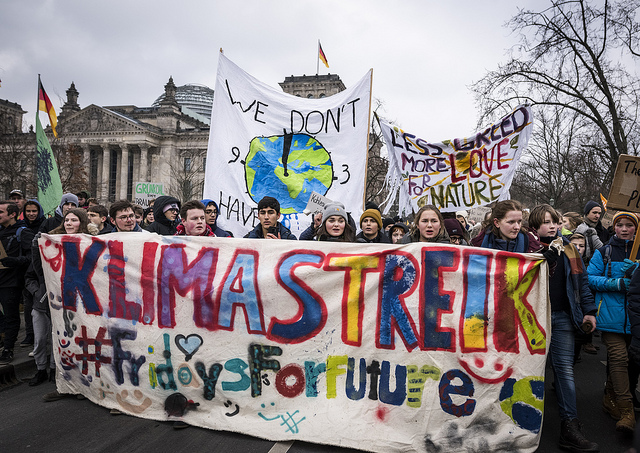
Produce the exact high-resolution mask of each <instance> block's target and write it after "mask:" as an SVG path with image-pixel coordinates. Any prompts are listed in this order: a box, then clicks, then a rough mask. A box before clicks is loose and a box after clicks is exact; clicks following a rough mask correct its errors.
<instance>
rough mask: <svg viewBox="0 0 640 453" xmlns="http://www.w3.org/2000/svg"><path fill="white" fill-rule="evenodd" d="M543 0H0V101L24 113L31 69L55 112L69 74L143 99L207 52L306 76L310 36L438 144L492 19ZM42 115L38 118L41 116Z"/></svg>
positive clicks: (202, 70)
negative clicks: (370, 75) (18, 106)
mask: <svg viewBox="0 0 640 453" xmlns="http://www.w3.org/2000/svg"><path fill="white" fill-rule="evenodd" d="M547 4H548V2H547V1H545V0H521V1H519V2H514V1H509V0H492V1H490V2H489V1H485V2H479V1H477V0H458V1H455V2H443V1H431V0H416V1H394V2H390V1H381V0H323V1H304V0H291V1H285V0H281V1H276V0H250V1H247V0H242V1H225V2H222V1H198V2H196V1H182V2H175V1H166V0H126V1H125V0H111V1H109V2H94V1H86V0H82V1H81V0H67V1H63V0H29V1H25V0H2V8H1V9H0V11H1V12H0V80H2V86H1V87H0V99H8V100H10V101H12V102H17V103H18V104H21V105H22V108H23V109H24V110H27V111H28V112H29V113H28V114H27V115H25V117H24V120H25V123H26V124H27V125H29V124H33V122H34V120H35V110H36V105H37V77H38V73H40V74H41V76H42V81H43V84H44V87H45V89H46V90H47V93H48V94H49V97H50V98H51V101H52V102H53V105H54V107H55V109H56V112H58V113H59V112H60V107H61V106H62V104H63V103H64V100H65V99H66V93H65V92H66V90H67V89H68V88H69V85H70V84H71V82H72V81H73V82H75V85H76V88H77V90H78V91H79V92H80V96H79V99H78V102H79V104H80V106H81V107H83V108H84V107H86V106H88V105H91V104H97V105H101V106H108V105H125V104H126V105H136V106H139V107H147V106H150V105H151V104H152V103H153V101H154V100H155V99H156V98H157V97H158V96H159V95H160V94H162V93H163V91H164V84H165V83H166V82H167V80H168V79H169V76H173V79H174V82H175V83H176V85H178V86H180V85H184V84H187V83H199V84H204V85H207V86H209V87H211V88H214V85H215V77H216V69H217V61H218V52H219V49H220V48H223V49H224V52H225V55H226V56H227V57H228V58H229V59H231V60H232V61H233V62H234V63H236V64H237V65H238V66H240V67H241V68H243V69H244V70H245V71H247V72H248V73H250V74H251V75H253V76H254V77H256V78H258V79H259V80H261V81H263V82H265V83H267V84H269V85H271V86H274V87H276V88H278V82H282V81H283V80H284V78H285V77H286V76H289V75H302V74H307V75H308V74H315V72H316V59H317V41H318V39H320V41H321V43H322V47H323V50H324V52H325V54H326V56H327V59H328V61H329V65H330V68H329V69H326V68H325V67H324V66H323V65H322V64H321V67H320V73H321V74H326V73H327V72H331V73H336V74H338V75H339V76H340V77H341V78H342V80H343V82H344V83H345V85H347V86H351V85H352V84H354V83H355V82H357V81H358V80H359V79H360V78H361V77H362V76H363V75H364V74H365V73H366V72H367V70H369V68H373V97H374V98H378V99H380V100H381V101H382V102H383V103H384V111H382V112H381V113H382V116H384V117H386V118H387V119H389V120H391V121H396V122H397V124H399V125H400V126H401V127H403V128H404V129H405V130H408V131H410V132H412V133H415V134H417V135H419V136H421V137H423V138H425V139H427V140H429V141H432V142H436V141H441V140H444V139H450V138H454V137H463V136H466V135H469V134H470V133H472V132H473V131H475V126H476V119H477V113H476V107H475V103H474V99H473V95H472V93H471V92H470V90H469V86H470V85H471V84H472V83H473V82H474V81H476V80H478V79H479V78H481V77H482V76H483V75H484V74H485V73H486V71H487V70H491V69H494V68H496V67H497V65H498V64H499V63H501V62H505V61H506V59H507V49H509V48H510V47H511V46H512V45H513V44H515V42H516V36H515V35H514V34H512V33H511V32H510V30H508V29H507V28H505V27H504V24H505V22H506V21H508V20H509V19H510V18H511V17H512V16H513V15H515V14H516V13H517V11H518V7H520V8H532V9H537V10H541V9H542V8H544V7H546V6H547ZM42 121H43V123H45V122H46V120H45V119H44V117H43V118H42Z"/></svg>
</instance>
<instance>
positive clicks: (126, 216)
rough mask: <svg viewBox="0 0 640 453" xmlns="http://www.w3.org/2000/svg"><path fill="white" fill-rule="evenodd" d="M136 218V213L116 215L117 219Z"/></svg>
mask: <svg viewBox="0 0 640 453" xmlns="http://www.w3.org/2000/svg"><path fill="white" fill-rule="evenodd" d="M135 218H136V215H135V214H130V215H119V216H118V217H116V219H118V220H133V219H135Z"/></svg>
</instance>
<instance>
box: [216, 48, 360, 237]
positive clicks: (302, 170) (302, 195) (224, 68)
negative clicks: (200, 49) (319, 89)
mask: <svg viewBox="0 0 640 453" xmlns="http://www.w3.org/2000/svg"><path fill="white" fill-rule="evenodd" d="M371 77H372V73H371V71H369V73H367V74H366V75H365V76H364V77H363V78H362V79H361V80H360V81H359V82H357V83H356V84H355V85H354V86H353V87H351V88H349V89H347V90H345V91H342V92H340V93H338V94H335V95H333V96H328V97H324V98H320V99H306V98H301V97H298V96H292V95H290V94H287V93H284V92H282V91H280V90H277V89H274V88H272V87H270V86H268V85H266V84H264V83H262V82H260V81H259V80H257V79H255V78H253V77H252V76H251V75H249V74H247V73H246V72H244V71H243V70H242V69H240V68H239V67H238V66H236V65H235V64H233V63H232V62H231V61H230V60H228V59H227V58H226V57H225V56H224V55H223V54H220V56H219V60H218V75H217V79H216V88H215V93H216V95H215V98H214V100H213V110H212V116H211V134H210V136H209V148H208V151H207V168H206V170H205V182H204V198H210V199H212V200H215V201H216V202H217V203H218V206H219V207H220V217H219V221H220V222H221V224H222V225H224V228H225V229H227V230H230V231H232V232H233V233H234V235H235V236H236V237H242V236H243V235H244V234H245V233H247V232H248V231H250V230H251V229H252V228H253V227H255V226H256V225H257V224H258V218H257V212H256V207H257V205H258V202H259V201H260V200H261V199H262V198H263V197H264V196H271V197H274V198H276V199H277V200H278V201H279V202H280V209H281V213H282V214H283V216H282V219H281V222H282V223H283V224H284V225H285V226H286V227H288V228H289V229H290V230H291V231H292V232H293V233H294V234H295V235H296V236H297V235H298V234H299V233H300V232H301V231H304V230H305V229H306V228H307V226H309V224H310V219H309V218H308V217H307V216H305V215H302V212H303V211H304V208H305V206H306V205H307V202H308V201H309V197H310V196H311V193H312V192H313V191H315V192H317V193H319V194H321V195H324V196H326V197H328V198H330V199H332V200H336V201H340V202H342V203H343V204H344V205H345V207H347V208H348V210H349V211H351V212H352V213H353V215H354V217H355V218H358V217H359V216H360V214H361V213H362V205H363V198H364V186H365V174H366V167H367V165H366V162H367V140H368V134H369V110H370V104H371Z"/></svg>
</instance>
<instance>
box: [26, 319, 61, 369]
mask: <svg viewBox="0 0 640 453" xmlns="http://www.w3.org/2000/svg"><path fill="white" fill-rule="evenodd" d="M31 315H32V316H33V332H34V334H35V336H34V347H33V357H34V359H35V360H36V367H37V368H38V370H46V369H47V357H48V358H49V360H48V362H49V363H48V365H49V368H51V369H54V368H55V367H56V361H55V359H54V356H53V351H52V350H51V347H52V340H51V317H50V316H49V314H48V313H45V312H42V311H38V310H33V311H32V312H31Z"/></svg>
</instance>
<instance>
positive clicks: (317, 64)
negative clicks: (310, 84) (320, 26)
mask: <svg viewBox="0 0 640 453" xmlns="http://www.w3.org/2000/svg"><path fill="white" fill-rule="evenodd" d="M319 73H320V40H319V39H318V52H317V54H316V75H318V74H319Z"/></svg>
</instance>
